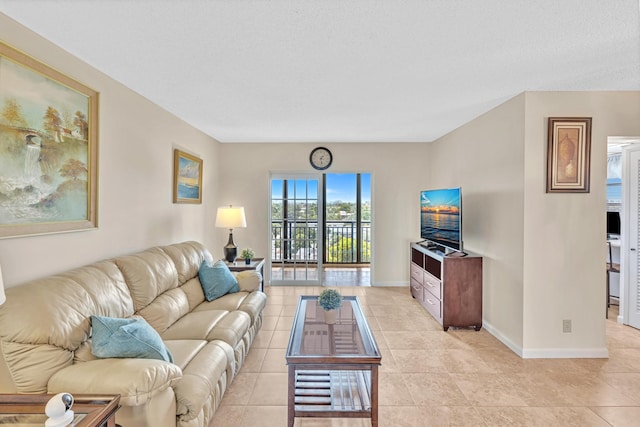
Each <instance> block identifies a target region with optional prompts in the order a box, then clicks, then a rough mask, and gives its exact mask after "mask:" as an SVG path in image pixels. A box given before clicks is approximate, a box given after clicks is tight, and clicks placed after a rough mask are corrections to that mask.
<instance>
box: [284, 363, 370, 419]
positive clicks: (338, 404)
mask: <svg viewBox="0 0 640 427" xmlns="http://www.w3.org/2000/svg"><path fill="white" fill-rule="evenodd" d="M371 406H372V405H371V371H368V370H306V369H305V370H297V371H296V373H295V415H296V416H297V417H354V418H355V417H357V418H370V417H371Z"/></svg>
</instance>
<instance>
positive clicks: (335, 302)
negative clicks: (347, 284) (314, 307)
mask: <svg viewBox="0 0 640 427" xmlns="http://www.w3.org/2000/svg"><path fill="white" fill-rule="evenodd" d="M318 305H319V306H320V307H322V309H323V310H324V319H325V322H327V323H328V324H333V323H336V314H337V312H338V309H339V308H340V307H341V306H342V295H340V293H339V292H338V291H336V290H335V289H325V290H323V291H322V292H320V295H319V296H318Z"/></svg>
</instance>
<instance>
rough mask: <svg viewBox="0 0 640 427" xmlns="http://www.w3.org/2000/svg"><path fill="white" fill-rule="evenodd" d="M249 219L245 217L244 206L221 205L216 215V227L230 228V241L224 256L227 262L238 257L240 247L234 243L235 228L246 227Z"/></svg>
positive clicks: (225, 248)
mask: <svg viewBox="0 0 640 427" xmlns="http://www.w3.org/2000/svg"><path fill="white" fill-rule="evenodd" d="M246 226H247V220H246V218H245V217H244V208H243V207H242V206H240V207H235V208H234V207H233V206H231V205H229V207H220V208H218V214H217V216H216V227H219V228H228V229H229V241H228V242H227V244H226V245H225V247H224V258H225V259H226V260H227V262H234V261H235V260H236V258H237V257H238V247H237V246H236V245H235V243H233V229H234V228H245V227H246Z"/></svg>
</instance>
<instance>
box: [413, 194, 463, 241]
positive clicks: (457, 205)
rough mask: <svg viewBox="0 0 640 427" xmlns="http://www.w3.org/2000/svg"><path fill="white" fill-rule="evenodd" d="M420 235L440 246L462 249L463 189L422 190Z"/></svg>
mask: <svg viewBox="0 0 640 427" xmlns="http://www.w3.org/2000/svg"><path fill="white" fill-rule="evenodd" d="M420 237H421V238H422V239H423V240H426V241H428V242H431V243H433V244H435V245H438V246H444V247H445V248H448V249H453V250H455V251H462V189H461V188H460V187H458V188H443V189H437V190H425V191H421V192H420Z"/></svg>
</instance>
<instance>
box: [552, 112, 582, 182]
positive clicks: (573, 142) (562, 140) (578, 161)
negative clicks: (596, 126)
mask: <svg viewBox="0 0 640 427" xmlns="http://www.w3.org/2000/svg"><path fill="white" fill-rule="evenodd" d="M548 126H549V129H548V134H549V135H548V141H547V193H588V192H589V180H590V161H591V117H565V118H560V117H549V123H548Z"/></svg>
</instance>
